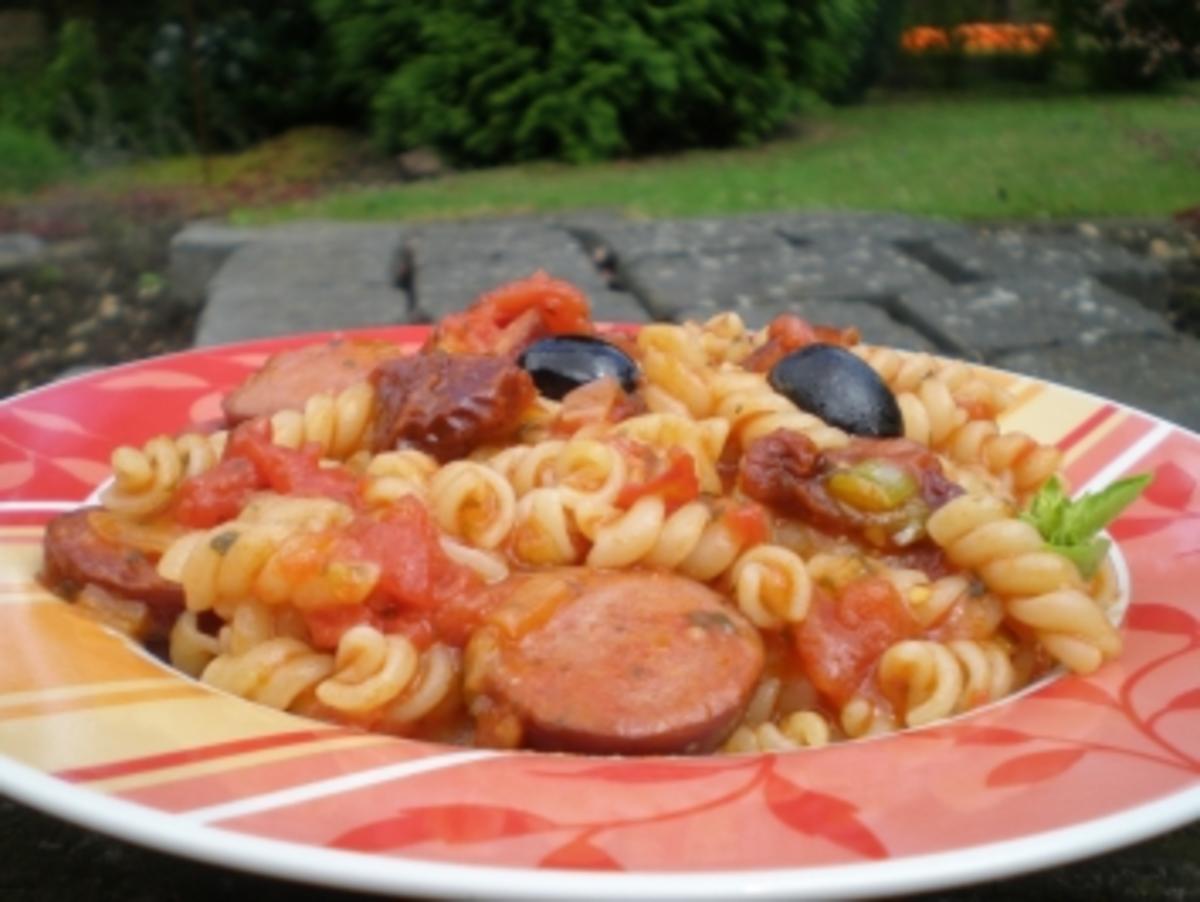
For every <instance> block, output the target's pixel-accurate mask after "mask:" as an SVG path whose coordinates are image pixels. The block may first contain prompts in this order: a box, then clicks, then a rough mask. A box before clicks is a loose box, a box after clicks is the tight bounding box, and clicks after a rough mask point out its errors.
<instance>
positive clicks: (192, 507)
mask: <svg viewBox="0 0 1200 902" xmlns="http://www.w3.org/2000/svg"><path fill="white" fill-rule="evenodd" d="M262 485H263V482H262V480H261V479H260V478H259V475H258V470H257V469H255V467H254V465H253V464H252V463H250V461H248V460H246V459H245V458H242V457H234V458H230V459H228V460H223V461H221V462H220V463H219V464H217V465H216V466H215V467H213V468H212V469H211V470H209V471H207V472H205V473H199V474H197V475H195V476H189V477H188V478H187V479H185V480H184V481H183V482H182V483H180V485H179V490H178V492H177V493H176V495H175V502H174V514H175V519H176V520H178V521H179V522H180V523H182V524H183V525H184V526H191V527H193V528H195V529H207V528H208V527H210V526H216V525H217V524H218V523H222V522H224V521H225V520H230V519H232V518H234V517H236V516H237V515H238V514H239V513H241V511H242V508H243V507H245V506H246V501H247V500H248V499H249V498H250V495H251V493H253V492H254V491H256V490H258V489H260V488H262Z"/></svg>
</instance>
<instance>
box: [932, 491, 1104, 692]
mask: <svg viewBox="0 0 1200 902" xmlns="http://www.w3.org/2000/svg"><path fill="white" fill-rule="evenodd" d="M926 528H927V529H928V532H929V535H930V537H931V538H932V539H933V540H934V542H936V543H937V544H938V545H940V546H941V547H942V548H943V549H944V551H945V553H946V556H947V557H948V558H949V559H950V560H951V561H952V562H953V563H954V564H956V565H958V566H960V567H963V568H965V569H970V570H974V571H975V572H977V573H978V574H979V577H980V579H981V580H982V581H983V583H984V585H986V586H987V588H988V589H990V590H991V591H993V592H995V593H996V594H997V595H999V596H1001V598H1002V599H1003V601H1004V605H1005V611H1006V612H1007V614H1008V616H1009V617H1011V618H1012V619H1013V620H1015V621H1017V622H1018V623H1023V624H1025V625H1026V626H1028V627H1031V628H1032V629H1033V630H1034V631H1035V632H1036V633H1037V636H1038V639H1039V640H1040V641H1041V643H1042V645H1043V646H1044V647H1045V648H1046V650H1047V651H1049V652H1050V654H1052V655H1053V656H1054V657H1055V658H1057V659H1058V660H1059V661H1061V662H1062V663H1063V664H1065V665H1066V666H1067V667H1069V668H1070V669H1072V670H1074V671H1076V672H1077V673H1090V672H1092V671H1094V670H1095V669H1096V668H1098V667H1099V666H1100V665H1101V664H1102V663H1103V662H1104V661H1105V660H1108V659H1110V658H1113V657H1115V656H1116V655H1117V654H1118V653H1119V652H1120V649H1121V637H1120V634H1119V633H1118V632H1117V630H1116V629H1115V628H1114V627H1113V625H1112V624H1111V623H1110V622H1109V620H1108V618H1107V617H1106V616H1105V615H1104V612H1103V611H1102V610H1101V609H1100V606H1099V605H1098V604H1097V603H1096V602H1095V601H1094V600H1093V599H1092V598H1090V597H1089V596H1088V595H1086V594H1085V593H1084V592H1083V591H1081V586H1082V580H1081V578H1080V576H1079V572H1078V570H1076V569H1075V565H1074V564H1072V563H1071V562H1070V561H1069V560H1068V559H1067V558H1065V557H1063V556H1062V555H1060V554H1056V553H1055V552H1053V551H1048V550H1046V548H1045V542H1044V540H1043V539H1042V537H1041V534H1040V533H1038V531H1037V529H1035V528H1034V527H1033V526H1032V525H1031V524H1029V523H1026V522H1024V521H1022V520H1018V519H1016V518H1015V517H1013V516H1012V515H1011V514H1010V512H1009V510H1008V508H1007V506H1006V505H1005V504H1004V503H1003V502H1002V501H1000V500H999V499H996V498H992V497H989V496H980V495H962V496H960V497H958V498H955V499H954V500H953V501H951V502H950V503H948V504H946V505H945V506H943V507H941V508H939V509H938V510H937V511H935V512H934V514H933V515H932V516H931V517H930V518H929V521H928V523H927V524H926Z"/></svg>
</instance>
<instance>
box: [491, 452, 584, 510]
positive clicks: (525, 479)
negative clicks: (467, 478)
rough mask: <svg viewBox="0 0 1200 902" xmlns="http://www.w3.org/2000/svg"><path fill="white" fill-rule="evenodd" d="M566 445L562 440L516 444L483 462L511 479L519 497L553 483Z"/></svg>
mask: <svg viewBox="0 0 1200 902" xmlns="http://www.w3.org/2000/svg"><path fill="white" fill-rule="evenodd" d="M566 445H567V443H566V442H565V441H563V440H561V439H550V440H547V441H541V442H537V443H536V444H532V445H513V446H512V447H511V448H505V449H504V450H503V451H501V452H499V453H497V454H493V455H491V456H489V457H486V458H484V460H483V463H485V464H486V465H487V466H489V467H491V468H492V469H493V470H495V471H496V472H497V473H499V474H501V475H502V476H503V477H504V478H505V479H506V480H508V482H509V484H510V485H511V486H512V490H513V492H514V494H515V495H516V496H517V497H518V498H519V497H521V496H522V495H524V494H525V493H526V492H530V491H532V490H533V489H535V488H539V487H541V486H547V485H553V484H554V482H555V469H556V465H557V462H558V458H559V455H560V454H561V452H562V451H563V449H564V448H565V447H566Z"/></svg>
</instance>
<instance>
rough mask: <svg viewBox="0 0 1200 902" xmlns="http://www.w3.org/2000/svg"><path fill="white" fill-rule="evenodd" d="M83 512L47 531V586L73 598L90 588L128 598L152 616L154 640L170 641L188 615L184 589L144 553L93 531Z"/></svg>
mask: <svg viewBox="0 0 1200 902" xmlns="http://www.w3.org/2000/svg"><path fill="white" fill-rule="evenodd" d="M92 510H94V508H81V509H80V510H76V511H71V512H70V513H66V514H62V515H60V516H58V517H55V518H54V519H53V520H51V521H50V523H49V524H48V525H47V526H46V535H45V541H44V548H43V551H44V554H45V565H44V568H43V571H42V578H43V581H44V582H45V583H46V585H48V586H49V587H50V588H51V589H54V590H55V591H57V592H59V593H60V594H62V595H66V596H73V595H74V594H75V593H76V592H78V591H79V590H80V589H82V588H83V587H84V586H86V585H87V584H88V583H92V584H93V585H96V586H99V587H100V588H102V589H105V590H107V591H109V592H112V593H113V594H115V595H119V596H121V597H122V598H128V599H130V600H132V601H140V602H143V603H144V604H145V605H146V607H147V608H148V609H149V611H150V615H151V616H150V621H151V636H150V637H149V638H161V637H162V636H165V635H166V634H167V632H168V631H169V630H170V628H171V624H172V623H174V622H175V618H176V617H178V616H179V614H181V613H182V612H183V589H182V587H181V586H180V585H179V584H178V583H173V582H170V581H169V580H165V579H163V578H162V577H161V576H159V575H158V572H157V571H156V570H155V568H154V565H153V564H152V563H151V562H150V561H149V559H147V557H146V556H145V555H144V554H142V553H141V552H140V551H137V550H136V549H133V548H125V547H122V546H121V545H118V544H117V543H116V542H113V541H111V540H110V539H108V538H106V537H104V536H102V535H101V534H100V533H99V532H97V531H96V530H95V528H93V526H92V524H91V522H90V520H89V514H90V513H91V512H92Z"/></svg>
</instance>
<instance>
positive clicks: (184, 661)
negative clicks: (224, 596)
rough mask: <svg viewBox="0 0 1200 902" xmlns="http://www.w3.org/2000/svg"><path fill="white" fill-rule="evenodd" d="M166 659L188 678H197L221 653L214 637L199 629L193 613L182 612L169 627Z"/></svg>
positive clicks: (218, 643)
mask: <svg viewBox="0 0 1200 902" xmlns="http://www.w3.org/2000/svg"><path fill="white" fill-rule="evenodd" d="M167 642H168V644H167V657H168V659H169V660H170V661H171V663H172V664H173V665H174V666H175V667H178V668H179V669H180V670H182V671H183V672H184V673H186V674H187V675H188V676H192V677H198V676H200V674H201V673H203V672H204V668H205V667H207V666H208V665H209V663H210V662H211V661H212V659H213V658H215V657H216V656H217V655H219V654H220V653H221V644H220V642H218V641H217V637H216V636H210V635H209V634H208V633H206V632H204V631H203V630H201V629H200V624H199V621H198V619H197V617H196V612H195V611H184V612H183V613H182V614H180V615H179V617H178V618H176V620H175V623H174V624H173V625H172V626H171V634H170V636H169V637H168V640H167Z"/></svg>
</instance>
